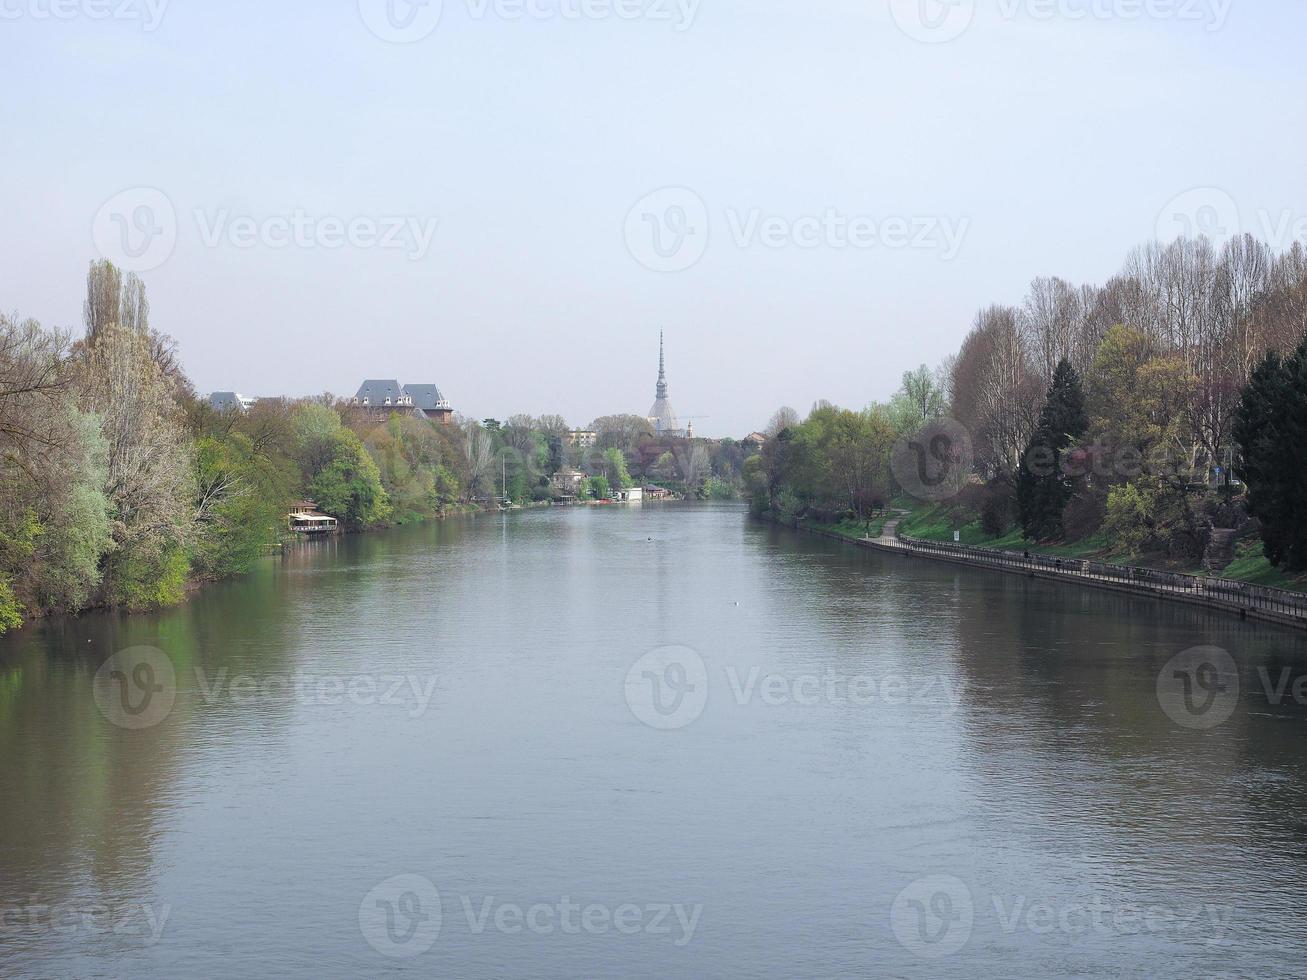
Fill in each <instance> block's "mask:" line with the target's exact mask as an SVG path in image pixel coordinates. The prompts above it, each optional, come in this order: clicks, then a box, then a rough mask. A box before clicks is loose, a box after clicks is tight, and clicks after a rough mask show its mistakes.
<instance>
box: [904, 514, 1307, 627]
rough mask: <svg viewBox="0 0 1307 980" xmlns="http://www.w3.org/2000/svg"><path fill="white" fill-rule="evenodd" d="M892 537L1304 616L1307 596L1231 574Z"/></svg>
mask: <svg viewBox="0 0 1307 980" xmlns="http://www.w3.org/2000/svg"><path fill="white" fill-rule="evenodd" d="M896 537H897V538H898V541H899V543H900V544H902V545H903V547H904V548H905V549H906V550H908V551H920V552H927V553H931V554H940V555H954V556H956V557H958V558H965V559H966V560H968V561H970V562H974V563H975V564H978V565H989V566H991V567H997V568H1007V569H1013V570H1022V571H1030V572H1036V571H1038V572H1044V573H1052V574H1054V575H1060V576H1065V577H1066V578H1073V579H1092V580H1095V581H1100V582H1110V583H1112V584H1115V585H1121V586H1124V587H1127V588H1134V589H1138V590H1139V591H1140V592H1145V593H1153V594H1157V593H1162V594H1167V593H1170V594H1181V595H1192V596H1197V597H1202V598H1207V599H1212V600H1216V601H1219V602H1224V603H1228V604H1230V605H1234V606H1238V607H1239V608H1241V609H1255V610H1258V611H1260V612H1268V613H1276V614H1278V615H1281V616H1293V617H1297V618H1299V619H1307V595H1305V594H1303V593H1299V592H1289V591H1287V590H1286V589H1275V588H1269V587H1267V586H1262V585H1250V584H1249V583H1247V582H1234V581H1231V580H1230V579H1222V578H1205V577H1202V576H1198V575H1185V574H1183V573H1181V572H1167V571H1162V570H1160V569H1156V568H1139V567H1137V566H1132V565H1108V564H1105V563H1104V562H1097V561H1087V560H1085V559H1081V558H1058V557H1056V556H1053V555H1037V554H1028V553H1026V552H1019V551H999V550H996V549H993V548H977V547H974V546H972V545H965V544H952V543H950V542H946V541H923V540H921V539H920V538H909V537H906V536H905V535H904V534H903V532H902V531H898V532H897V533H896Z"/></svg>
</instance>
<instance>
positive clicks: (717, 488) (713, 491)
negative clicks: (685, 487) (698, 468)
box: [703, 476, 736, 500]
mask: <svg viewBox="0 0 1307 980" xmlns="http://www.w3.org/2000/svg"><path fill="white" fill-rule="evenodd" d="M703 495H704V497H705V498H706V499H708V500H734V499H735V497H736V491H735V485H734V484H731V483H727V482H726V481H725V480H719V479H718V478H717V477H715V476H710V477H708V479H707V480H705V481H704V484H703Z"/></svg>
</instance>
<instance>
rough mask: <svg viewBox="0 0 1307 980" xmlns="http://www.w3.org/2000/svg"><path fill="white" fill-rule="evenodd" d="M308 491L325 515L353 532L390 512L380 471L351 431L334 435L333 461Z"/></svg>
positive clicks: (316, 477) (314, 480)
mask: <svg viewBox="0 0 1307 980" xmlns="http://www.w3.org/2000/svg"><path fill="white" fill-rule="evenodd" d="M309 492H310V493H311V494H312V495H313V499H314V501H316V502H317V505H318V506H319V507H320V508H322V510H323V512H324V513H327V514H330V515H331V516H332V517H335V518H336V519H338V520H339V521H341V522H342V523H343V524H344V525H345V526H346V527H349V528H351V529H354V530H358V529H360V528H364V527H368V526H369V525H372V524H378V523H380V522H382V521H384V520H385V519H386V518H387V517H389V516H390V513H391V506H390V499H389V497H388V495H387V494H386V491H385V489H384V488H383V487H382V486H381V471H380V470H379V469H378V468H377V464H376V463H375V462H373V460H372V457H371V456H370V455H368V452H367V450H366V449H364V448H363V443H362V442H361V441H359V437H358V436H356V435H355V434H354V433H353V432H351V431H350V430H349V429H345V428H341V429H340V430H339V431H338V432H337V433H336V434H335V436H334V438H333V447H332V456H331V460H330V462H328V463H327V464H326V465H325V466H324V467H323V468H322V469H320V470H319V471H318V472H317V474H316V475H315V476H314V477H313V479H312V480H311V481H310V483H309Z"/></svg>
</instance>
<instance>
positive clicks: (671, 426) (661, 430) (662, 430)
mask: <svg viewBox="0 0 1307 980" xmlns="http://www.w3.org/2000/svg"><path fill="white" fill-rule="evenodd" d="M648 417H649V424H650V425H651V426H652V427H653V430H654V433H655V434H656V435H660V436H683V435H685V430H683V429H682V428H681V424H680V422H678V421H677V419H676V410H675V409H674V408H672V402H671V399H669V398H668V397H667V367H666V362H665V361H664V358H663V332H662V331H661V330H659V331H658V384H657V386H656V387H655V388H654V403H653V407H652V408H651V409H649V416H648Z"/></svg>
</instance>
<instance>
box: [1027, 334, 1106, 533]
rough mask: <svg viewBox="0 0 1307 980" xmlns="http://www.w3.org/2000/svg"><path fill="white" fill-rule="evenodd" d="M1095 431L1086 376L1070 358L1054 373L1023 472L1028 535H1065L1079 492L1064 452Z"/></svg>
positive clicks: (1063, 361) (1062, 361)
mask: <svg viewBox="0 0 1307 980" xmlns="http://www.w3.org/2000/svg"><path fill="white" fill-rule="evenodd" d="M1088 429H1089V416H1088V415H1087V413H1086V411H1085V395H1084V391H1083V390H1082V389H1081V386H1080V375H1079V374H1077V373H1076V369H1075V368H1073V367H1072V366H1071V362H1070V361H1068V360H1066V359H1065V358H1064V359H1063V360H1061V361H1059V362H1058V365H1057V367H1056V368H1055V369H1054V371H1053V381H1052V384H1051V385H1050V386H1049V389H1048V399H1047V401H1046V403H1045V405H1044V409H1043V411H1042V412H1041V413H1040V416H1039V424H1038V426H1037V427H1036V428H1035V433H1034V435H1033V436H1031V439H1030V444H1029V445H1028V446H1027V447H1026V451H1025V453H1024V454H1023V455H1022V458H1021V466H1020V468H1019V469H1018V471H1017V511H1018V515H1019V517H1020V520H1021V527H1022V529H1023V530H1024V531H1025V535H1026V537H1027V538H1031V539H1033V540H1037V541H1043V540H1051V539H1055V538H1061V537H1062V536H1063V535H1064V533H1065V531H1064V528H1063V525H1062V514H1063V512H1064V511H1065V510H1066V505H1067V504H1068V503H1069V502H1070V500H1071V496H1072V493H1073V489H1072V485H1071V481H1070V479H1069V478H1068V475H1067V473H1066V469H1065V467H1064V466H1063V463H1062V457H1063V454H1064V453H1065V452H1066V451H1067V449H1069V448H1070V447H1071V446H1074V445H1076V444H1077V443H1078V442H1079V441H1080V440H1081V439H1082V438H1083V437H1084V435H1085V433H1086V432H1087V431H1088Z"/></svg>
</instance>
